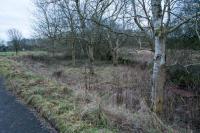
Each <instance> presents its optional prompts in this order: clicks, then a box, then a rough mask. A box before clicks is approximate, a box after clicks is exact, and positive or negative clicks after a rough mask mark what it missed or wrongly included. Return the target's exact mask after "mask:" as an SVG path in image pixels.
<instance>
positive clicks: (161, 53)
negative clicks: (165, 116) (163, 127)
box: [151, 0, 166, 114]
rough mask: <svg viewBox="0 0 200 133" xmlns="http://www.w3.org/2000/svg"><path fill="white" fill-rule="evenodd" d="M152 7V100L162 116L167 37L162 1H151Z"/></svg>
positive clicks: (155, 110)
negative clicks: (153, 43)
mask: <svg viewBox="0 0 200 133" xmlns="http://www.w3.org/2000/svg"><path fill="white" fill-rule="evenodd" d="M151 6H152V14H153V26H154V41H155V55H154V66H153V76H152V93H151V100H152V109H153V111H154V112H156V113H158V114H160V113H162V111H163V93H164V85H165V81H166V75H165V62H166V61H165V39H166V35H165V34H164V32H163V25H162V8H161V0H151Z"/></svg>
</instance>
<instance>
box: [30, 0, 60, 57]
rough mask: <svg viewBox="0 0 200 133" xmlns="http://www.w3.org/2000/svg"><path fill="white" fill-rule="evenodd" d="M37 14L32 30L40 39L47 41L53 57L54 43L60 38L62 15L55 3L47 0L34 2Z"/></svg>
mask: <svg viewBox="0 0 200 133" xmlns="http://www.w3.org/2000/svg"><path fill="white" fill-rule="evenodd" d="M34 4H35V5H36V8H37V12H36V14H35V16H36V21H35V26H34V30H35V31H36V33H37V34H38V35H39V36H40V37H41V36H43V37H45V38H47V39H49V42H50V44H51V46H52V48H51V49H52V52H53V56H54V54H55V48H56V47H55V43H56V40H59V39H60V38H61V36H62V30H63V28H62V18H61V17H62V15H61V12H60V11H59V9H58V7H57V5H56V4H55V3H53V2H52V3H51V2H48V0H35V1H34Z"/></svg>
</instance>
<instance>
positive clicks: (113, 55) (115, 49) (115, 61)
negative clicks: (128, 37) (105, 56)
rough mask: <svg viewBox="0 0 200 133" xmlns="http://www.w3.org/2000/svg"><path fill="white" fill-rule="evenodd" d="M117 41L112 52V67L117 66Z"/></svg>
mask: <svg viewBox="0 0 200 133" xmlns="http://www.w3.org/2000/svg"><path fill="white" fill-rule="evenodd" d="M118 51H119V39H118V38H117V40H116V46H115V48H113V50H112V57H113V65H114V66H117V65H118V57H119V55H118V54H119V52H118Z"/></svg>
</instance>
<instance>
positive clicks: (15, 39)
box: [8, 29, 22, 55]
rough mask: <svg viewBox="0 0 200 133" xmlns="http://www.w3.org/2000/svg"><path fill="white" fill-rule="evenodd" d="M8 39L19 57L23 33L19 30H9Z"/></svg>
mask: <svg viewBox="0 0 200 133" xmlns="http://www.w3.org/2000/svg"><path fill="white" fill-rule="evenodd" d="M8 37H9V38H10V40H11V42H12V45H13V47H14V49H15V52H16V55H17V53H18V51H19V48H20V45H21V40H22V33H21V32H20V31H19V30H17V29H9V30H8Z"/></svg>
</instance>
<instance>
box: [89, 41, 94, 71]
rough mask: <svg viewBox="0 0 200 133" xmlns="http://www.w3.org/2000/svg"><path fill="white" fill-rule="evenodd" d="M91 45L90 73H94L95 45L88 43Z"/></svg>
mask: <svg viewBox="0 0 200 133" xmlns="http://www.w3.org/2000/svg"><path fill="white" fill-rule="evenodd" d="M88 47H89V53H88V56H89V70H90V74H94V47H93V45H91V44H90V45H88Z"/></svg>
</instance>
